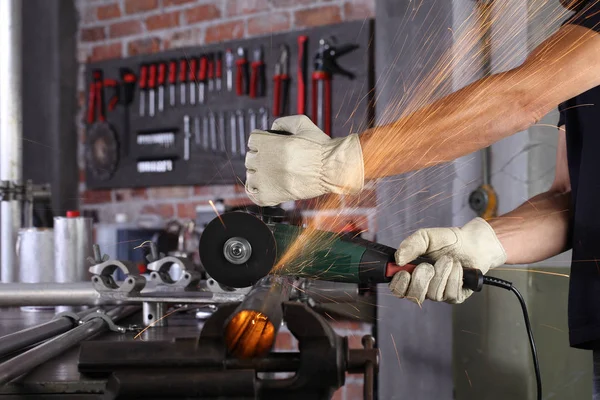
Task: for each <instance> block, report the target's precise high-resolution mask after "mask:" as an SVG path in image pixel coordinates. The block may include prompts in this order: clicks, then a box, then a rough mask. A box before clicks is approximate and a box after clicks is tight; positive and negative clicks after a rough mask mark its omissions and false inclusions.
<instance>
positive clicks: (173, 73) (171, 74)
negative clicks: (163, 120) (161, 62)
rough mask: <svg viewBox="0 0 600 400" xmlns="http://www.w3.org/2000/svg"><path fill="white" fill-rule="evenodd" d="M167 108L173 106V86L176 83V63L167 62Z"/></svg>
mask: <svg viewBox="0 0 600 400" xmlns="http://www.w3.org/2000/svg"><path fill="white" fill-rule="evenodd" d="M168 81H169V106H170V107H174V106H175V84H176V83H177V61H170V62H169V78H168Z"/></svg>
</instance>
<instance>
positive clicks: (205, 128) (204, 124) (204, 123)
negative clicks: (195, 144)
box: [202, 115, 210, 150]
mask: <svg viewBox="0 0 600 400" xmlns="http://www.w3.org/2000/svg"><path fill="white" fill-rule="evenodd" d="M209 135H210V132H209V131H208V117H207V116H206V115H205V116H204V117H202V147H204V150H208V136H209Z"/></svg>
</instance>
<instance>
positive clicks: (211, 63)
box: [206, 53, 215, 92]
mask: <svg viewBox="0 0 600 400" xmlns="http://www.w3.org/2000/svg"><path fill="white" fill-rule="evenodd" d="M206 59H207V68H208V91H209V92H212V91H214V90H215V55H214V54H213V53H211V54H209V55H208V56H206Z"/></svg>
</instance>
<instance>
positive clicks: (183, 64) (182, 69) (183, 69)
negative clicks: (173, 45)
mask: <svg viewBox="0 0 600 400" xmlns="http://www.w3.org/2000/svg"><path fill="white" fill-rule="evenodd" d="M187 69H188V66H187V59H185V58H183V59H181V60H180V61H179V104H180V105H182V106H183V105H185V103H186V101H187V96H186V94H185V87H186V86H187V81H186V80H187Z"/></svg>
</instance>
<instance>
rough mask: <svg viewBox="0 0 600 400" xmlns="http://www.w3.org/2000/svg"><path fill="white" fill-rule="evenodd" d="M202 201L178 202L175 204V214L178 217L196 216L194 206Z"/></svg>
mask: <svg viewBox="0 0 600 400" xmlns="http://www.w3.org/2000/svg"><path fill="white" fill-rule="evenodd" d="M201 204H202V205H205V204H207V202H204V203H179V204H177V216H178V217H179V218H193V219H195V218H196V207H197V206H199V205H201Z"/></svg>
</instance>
